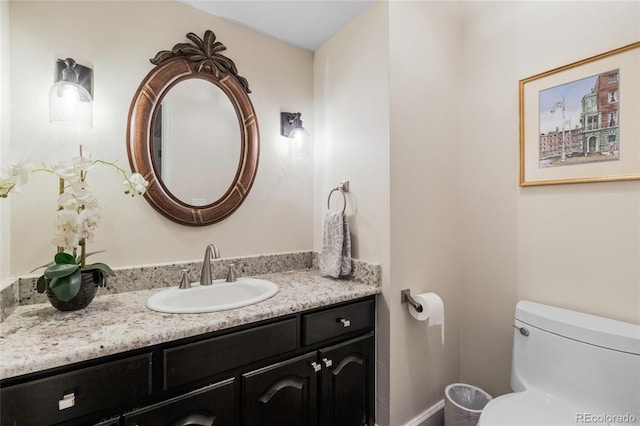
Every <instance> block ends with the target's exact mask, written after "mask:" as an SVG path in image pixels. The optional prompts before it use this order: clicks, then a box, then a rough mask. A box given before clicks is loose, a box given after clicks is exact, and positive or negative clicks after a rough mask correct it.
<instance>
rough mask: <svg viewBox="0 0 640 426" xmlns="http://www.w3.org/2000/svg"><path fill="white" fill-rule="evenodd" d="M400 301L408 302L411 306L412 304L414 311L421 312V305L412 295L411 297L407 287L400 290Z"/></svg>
mask: <svg viewBox="0 0 640 426" xmlns="http://www.w3.org/2000/svg"><path fill="white" fill-rule="evenodd" d="M400 302H401V303H408V304H410V305H411V306H413V307H414V308H415V310H416V311H418V312H422V305H421V304H420V303H418V302H416V300H415V299H414V298H413V297H411V290H409V289H408V288H407V289H404V290H402V291H401V292H400Z"/></svg>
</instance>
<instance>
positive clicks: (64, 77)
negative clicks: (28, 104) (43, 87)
mask: <svg viewBox="0 0 640 426" xmlns="http://www.w3.org/2000/svg"><path fill="white" fill-rule="evenodd" d="M92 77H93V70H92V69H91V68H89V67H85V66H84V65H80V64H77V63H76V61H74V60H73V59H71V58H67V59H58V60H57V61H56V69H55V77H54V83H55V84H54V85H53V87H51V90H50V91H49V122H50V123H65V124H72V125H73V124H76V125H78V124H79V125H81V126H86V127H93V105H92V103H93V78H92Z"/></svg>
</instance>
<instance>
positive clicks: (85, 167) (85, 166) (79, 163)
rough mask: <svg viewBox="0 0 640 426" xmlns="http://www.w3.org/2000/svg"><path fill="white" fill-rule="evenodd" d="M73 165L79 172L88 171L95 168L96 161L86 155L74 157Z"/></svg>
mask: <svg viewBox="0 0 640 426" xmlns="http://www.w3.org/2000/svg"><path fill="white" fill-rule="evenodd" d="M73 165H74V167H75V169H76V171H77V172H78V173H80V172H85V173H86V172H88V171H89V170H91V169H93V168H94V167H95V165H96V162H95V161H93V160H91V159H89V158H87V157H85V156H82V157H74V158H73Z"/></svg>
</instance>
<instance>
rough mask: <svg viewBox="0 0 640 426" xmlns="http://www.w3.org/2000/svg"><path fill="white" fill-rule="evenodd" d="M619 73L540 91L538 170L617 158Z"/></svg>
mask: <svg viewBox="0 0 640 426" xmlns="http://www.w3.org/2000/svg"><path fill="white" fill-rule="evenodd" d="M619 71H620V70H619V69H615V70H611V71H608V72H604V73H601V74H599V75H595V76H591V77H587V78H583V79H580V80H576V81H572V82H569V83H566V84H562V85H560V86H555V87H552V88H549V89H545V90H542V91H540V93H539V105H540V110H539V135H540V136H539V147H538V149H539V162H538V165H539V167H540V168H543V167H557V166H565V165H572V164H584V163H592V162H596V161H613V160H619V159H620V90H619Z"/></svg>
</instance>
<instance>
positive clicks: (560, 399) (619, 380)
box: [478, 301, 640, 426]
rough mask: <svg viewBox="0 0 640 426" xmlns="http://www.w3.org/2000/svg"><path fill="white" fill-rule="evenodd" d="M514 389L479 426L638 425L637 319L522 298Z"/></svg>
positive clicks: (490, 408)
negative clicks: (604, 315) (631, 321)
mask: <svg viewBox="0 0 640 426" xmlns="http://www.w3.org/2000/svg"><path fill="white" fill-rule="evenodd" d="M511 388H512V389H513V390H514V391H515V393H510V394H507V395H503V396H500V397H498V398H495V399H493V400H492V401H491V402H489V403H488V404H487V406H486V407H485V408H484V410H483V411H482V415H481V416H480V420H479V422H478V425H479V426H499V425H500V426H521V425H522V426H523V425H531V426H534V425H535V426H552V425H572V426H576V425H580V424H598V425H640V326H638V325H633V324H629V323H625V322H620V321H615V320H611V319H607V318H602V317H598V316H595V315H588V314H584V313H580V312H574V311H570V310H567V309H561V308H556V307H552V306H547V305H542V304H539V303H533V302H528V301H520V302H518V304H517V306H516V315H515V325H514V333H513V361H512V366H511Z"/></svg>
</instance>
